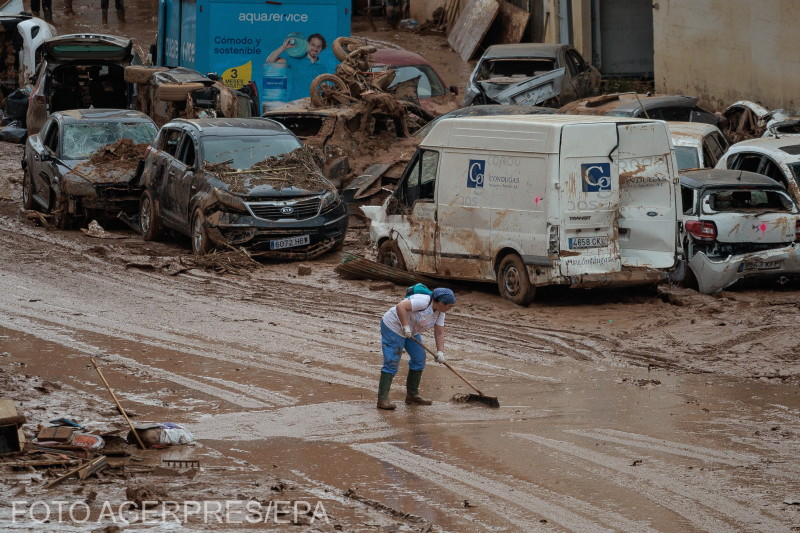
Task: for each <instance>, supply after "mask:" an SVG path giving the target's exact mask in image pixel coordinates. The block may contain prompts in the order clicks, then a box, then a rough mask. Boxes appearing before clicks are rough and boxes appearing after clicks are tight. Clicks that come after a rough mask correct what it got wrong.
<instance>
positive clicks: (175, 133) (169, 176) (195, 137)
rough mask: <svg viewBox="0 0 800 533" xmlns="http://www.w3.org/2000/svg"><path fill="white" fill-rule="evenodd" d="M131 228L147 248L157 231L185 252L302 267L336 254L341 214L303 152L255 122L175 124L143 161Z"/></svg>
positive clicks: (283, 134)
mask: <svg viewBox="0 0 800 533" xmlns="http://www.w3.org/2000/svg"><path fill="white" fill-rule="evenodd" d="M141 185H142V186H143V187H144V190H143V193H142V198H141V202H140V205H139V219H140V222H141V226H142V234H143V236H144V238H145V240H150V239H155V238H157V237H158V236H159V235H160V234H161V229H162V227H166V228H171V229H173V230H175V231H177V232H179V233H182V234H184V235H187V236H189V237H191V241H192V250H193V251H194V253H196V254H203V253H206V252H208V251H210V250H211V249H212V248H219V249H231V248H239V247H244V248H246V249H247V250H248V251H250V252H251V253H253V254H254V255H261V256H267V257H274V258H284V259H308V258H311V257H316V256H318V255H321V254H323V253H325V252H328V251H330V250H332V249H338V248H340V247H341V245H342V243H343V241H344V236H345V232H346V230H347V208H346V205H345V204H344V203H343V202H342V201H341V199H340V198H339V195H338V194H337V192H336V188H335V187H334V186H333V185H332V184H331V183H330V182H329V181H328V180H326V179H325V178H324V177H323V176H322V172H321V171H320V169H319V166H318V163H317V161H316V160H315V159H314V158H313V157H312V155H311V152H310V150H309V149H308V148H302V147H301V144H300V141H299V140H298V139H297V137H296V136H295V135H294V134H293V133H292V132H291V131H289V130H288V129H287V128H286V127H285V126H283V125H281V124H279V123H277V122H275V121H273V120H269V119H263V118H241V119H238V118H237V119H227V118H208V119H176V120H173V121H171V122H168V123H167V124H164V126H162V127H161V130H160V131H159V133H158V136H157V137H156V140H155V142H154V143H153V145H152V148H151V149H150V150H149V151H148V153H147V156H146V158H145V162H144V167H143V170H142V174H141Z"/></svg>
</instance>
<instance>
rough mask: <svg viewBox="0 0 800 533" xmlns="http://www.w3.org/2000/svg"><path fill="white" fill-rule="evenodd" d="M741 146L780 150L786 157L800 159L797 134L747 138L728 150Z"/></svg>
mask: <svg viewBox="0 0 800 533" xmlns="http://www.w3.org/2000/svg"><path fill="white" fill-rule="evenodd" d="M740 148H760V149H761V150H763V151H766V152H779V153H780V155H781V156H782V157H784V158H786V157H788V158H789V159H793V158H796V159H800V138H798V137H796V136H786V137H783V136H779V137H778V138H777V139H776V138H775V137H758V138H756V139H747V140H746V141H741V142H738V143H736V144H734V145H733V146H731V147H730V148H729V149H728V150H729V151H730V150H737V149H740Z"/></svg>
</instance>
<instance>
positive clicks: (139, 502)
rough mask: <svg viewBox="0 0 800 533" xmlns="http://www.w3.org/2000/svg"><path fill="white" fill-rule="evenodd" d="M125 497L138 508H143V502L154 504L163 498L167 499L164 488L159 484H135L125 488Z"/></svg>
mask: <svg viewBox="0 0 800 533" xmlns="http://www.w3.org/2000/svg"><path fill="white" fill-rule="evenodd" d="M125 497H126V499H127V500H128V501H129V502H132V503H133V504H134V505H136V507H137V508H138V509H143V508H144V505H145V503H146V504H147V505H154V504H156V503H159V502H163V501H165V500H169V494H168V493H167V491H166V489H165V488H164V487H162V486H160V485H153V484H148V485H136V486H133V487H128V488H126V489H125Z"/></svg>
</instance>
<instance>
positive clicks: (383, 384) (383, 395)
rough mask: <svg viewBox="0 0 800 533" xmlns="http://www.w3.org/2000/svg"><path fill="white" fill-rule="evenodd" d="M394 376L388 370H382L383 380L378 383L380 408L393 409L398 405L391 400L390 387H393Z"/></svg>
mask: <svg viewBox="0 0 800 533" xmlns="http://www.w3.org/2000/svg"><path fill="white" fill-rule="evenodd" d="M393 379H394V376H393V375H391V374H389V373H388V372H381V381H380V383H379V384H378V409H386V410H387V411H391V410H392V409H395V408H396V407H397V406H396V405H395V404H393V403H391V402H390V401H389V389H390V388H391V387H392V380H393Z"/></svg>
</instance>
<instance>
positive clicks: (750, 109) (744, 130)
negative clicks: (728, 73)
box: [722, 100, 800, 143]
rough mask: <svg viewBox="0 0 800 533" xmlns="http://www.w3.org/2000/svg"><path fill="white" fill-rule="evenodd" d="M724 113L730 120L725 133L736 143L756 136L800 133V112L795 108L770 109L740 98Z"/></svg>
mask: <svg viewBox="0 0 800 533" xmlns="http://www.w3.org/2000/svg"><path fill="white" fill-rule="evenodd" d="M722 115H723V116H724V117H725V118H726V119H727V121H728V123H727V128H728V129H727V131H725V135H727V136H728V138H729V139H731V141H732V142H735V143H736V142H740V141H744V140H747V139H753V138H756V137H769V136H781V135H800V113H798V112H797V111H795V110H791V109H773V110H769V109H767V108H766V107H764V106H762V105H760V104H757V103H755V102H750V101H748V100H739V101H738V102H734V103H733V104H731V105H729V106H728V108H727V109H725V111H723V112H722Z"/></svg>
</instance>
